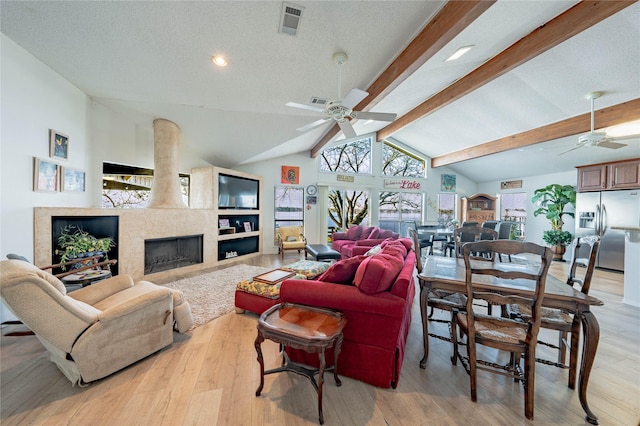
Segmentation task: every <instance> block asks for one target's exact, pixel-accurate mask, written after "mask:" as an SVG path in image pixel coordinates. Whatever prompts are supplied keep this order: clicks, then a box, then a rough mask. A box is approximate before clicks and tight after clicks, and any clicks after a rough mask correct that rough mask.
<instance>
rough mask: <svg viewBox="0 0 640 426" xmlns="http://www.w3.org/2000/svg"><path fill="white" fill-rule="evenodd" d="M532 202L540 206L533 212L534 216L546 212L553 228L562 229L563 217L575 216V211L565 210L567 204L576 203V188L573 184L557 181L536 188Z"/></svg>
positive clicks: (573, 204)
mask: <svg viewBox="0 0 640 426" xmlns="http://www.w3.org/2000/svg"><path fill="white" fill-rule="evenodd" d="M531 202H532V203H534V204H535V205H537V206H538V208H537V209H536V210H535V211H534V212H533V215H534V216H538V215H541V214H544V215H545V217H546V218H547V219H548V220H549V222H550V223H551V229H553V230H555V231H559V230H562V226H563V225H564V222H563V221H562V217H563V216H565V215H567V216H569V217H574V216H575V215H574V213H573V212H570V211H565V208H566V207H567V205H572V206H574V207H575V205H576V190H575V189H574V187H573V186H571V185H559V184H557V183H554V184H551V185H547V186H545V187H544V188H540V189H536V190H535V191H534V192H533V197H532V198H531Z"/></svg>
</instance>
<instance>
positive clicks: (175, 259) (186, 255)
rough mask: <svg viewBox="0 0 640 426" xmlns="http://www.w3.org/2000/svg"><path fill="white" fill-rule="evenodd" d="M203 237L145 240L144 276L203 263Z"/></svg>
mask: <svg viewBox="0 0 640 426" xmlns="http://www.w3.org/2000/svg"><path fill="white" fill-rule="evenodd" d="M202 240H203V235H202V234H200V235H186V236H181V237H170V238H155V239H150V240H144V274H145V275H147V274H153V273H156V272H162V271H168V270H170V269H176V268H182V267H184V266H189V265H194V264H197V263H202Z"/></svg>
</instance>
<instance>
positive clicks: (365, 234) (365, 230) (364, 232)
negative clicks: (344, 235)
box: [358, 226, 376, 240]
mask: <svg viewBox="0 0 640 426" xmlns="http://www.w3.org/2000/svg"><path fill="white" fill-rule="evenodd" d="M374 229H376V227H375V226H367V227H366V228H363V229H362V233H361V234H360V238H358V239H360V240H366V239H369V238H371V233H372V232H373V230H374Z"/></svg>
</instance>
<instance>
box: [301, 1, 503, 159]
mask: <svg viewBox="0 0 640 426" xmlns="http://www.w3.org/2000/svg"><path fill="white" fill-rule="evenodd" d="M495 1H496V0H483V1H477V0H476V1H448V2H447V3H446V4H445V5H444V6H443V7H442V8H441V9H440V11H439V12H438V13H437V14H436V15H435V17H434V18H433V19H431V20H430V21H429V23H427V25H426V26H425V27H424V29H423V30H422V31H420V33H419V34H418V35H417V36H416V37H415V38H414V39H413V40H412V41H411V43H409V45H408V46H407V47H406V48H405V49H404V50H403V51H402V52H401V53H400V55H398V57H397V58H396V59H395V60H394V61H393V62H392V63H391V65H389V66H388V67H387V69H385V70H384V71H383V72H382V74H380V76H379V77H378V78H377V79H376V80H375V81H374V82H373V83H372V84H371V85H370V86H369V87H368V88H367V89H366V91H367V92H369V95H368V96H367V97H366V98H365V99H364V100H363V101H362V102H360V103H359V104H358V105H356V106H355V107H354V110H357V111H367V110H369V109H370V108H372V107H373V106H374V105H376V104H377V103H378V102H380V100H381V99H383V98H384V97H385V96H387V95H388V94H389V93H390V92H391V91H392V90H393V89H395V88H396V87H398V86H399V85H400V83H402V82H403V81H404V80H406V79H407V78H408V77H409V76H410V75H411V74H413V72H414V71H416V70H417V69H418V68H420V67H421V66H422V65H423V64H424V63H425V62H427V60H429V58H431V57H432V56H433V55H434V54H435V53H437V52H438V51H439V50H440V49H442V48H443V47H444V46H445V45H446V44H447V43H449V42H450V41H451V40H453V38H455V37H456V36H457V35H458V34H459V33H460V32H461V31H462V30H464V29H465V28H467V27H468V26H469V25H470V24H471V23H472V22H473V21H475V20H476V18H478V17H479V16H480V15H482V13H484V12H485V11H486V10H487V9H488V8H489V7H491V6H492V5H493V4H494V3H495ZM338 132H340V128H339V127H338V125H337V124H334V125H333V126H331V127H330V128H329V130H327V131H326V132H325V133H324V134H323V135H322V136H321V137H320V138H319V139H318V141H317V142H316V143H315V145H314V146H313V148H311V157H312V158H315V157H317V156H318V155H319V153H320V151H322V149H323V148H324V146H325V145H327V144H328V143H329V142H330V141H331V139H333V137H334V136H335V135H337V134H338Z"/></svg>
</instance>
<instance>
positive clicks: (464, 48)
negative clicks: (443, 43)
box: [445, 44, 475, 62]
mask: <svg viewBox="0 0 640 426" xmlns="http://www.w3.org/2000/svg"><path fill="white" fill-rule="evenodd" d="M473 47H475V45H473V44H471V45H469V46H462V47H461V48H459V49H458V50H456V51H455V52H453V55H451V56H449V57H448V58H447V59H445V62H447V61H455V60H456V59H458V58H460V57H461V56H462V55H464V54H465V53H467V52H468V51H470V50H471V49H472V48H473Z"/></svg>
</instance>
